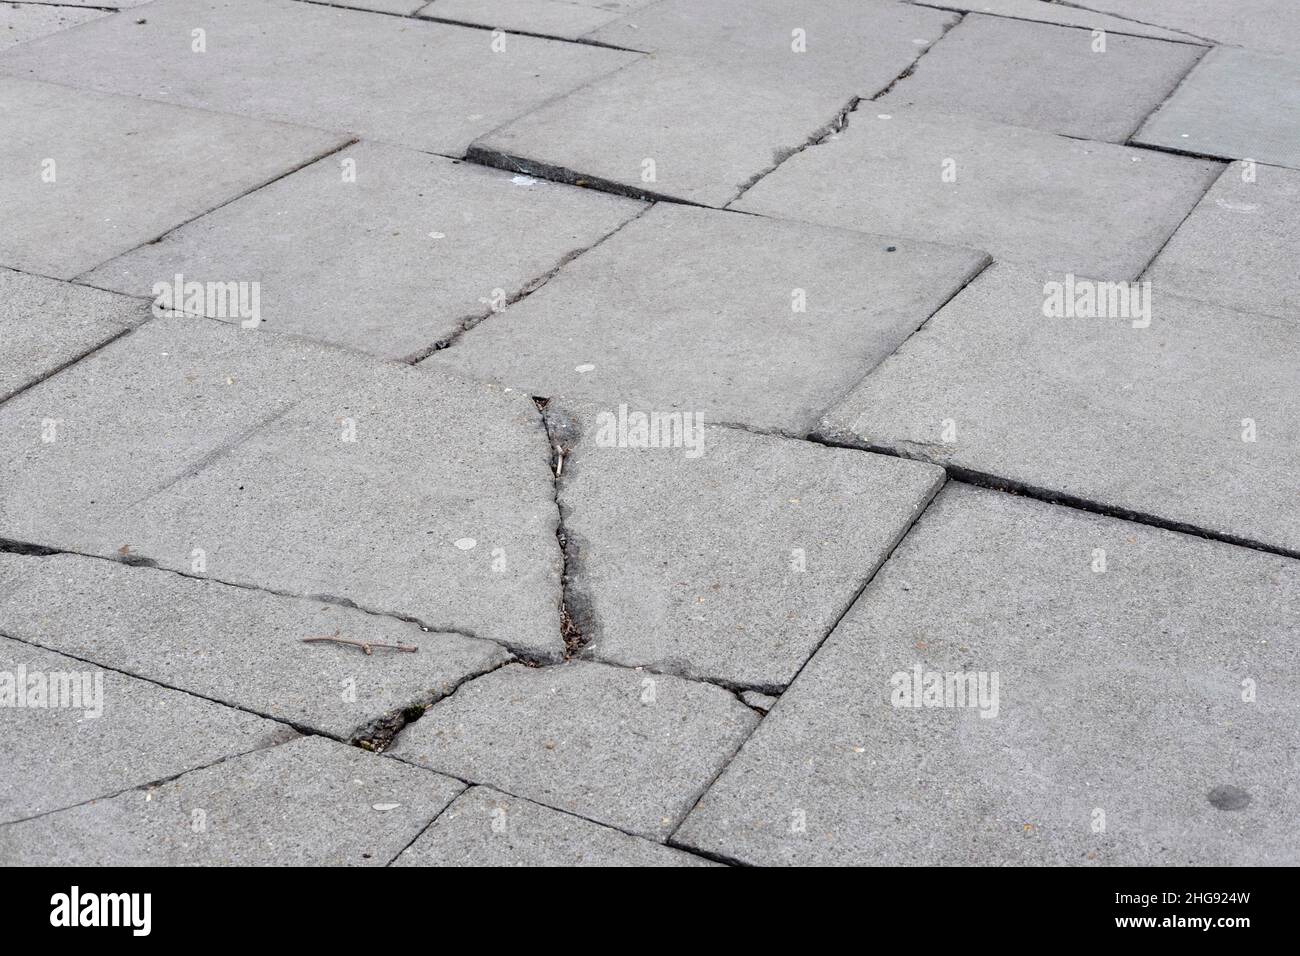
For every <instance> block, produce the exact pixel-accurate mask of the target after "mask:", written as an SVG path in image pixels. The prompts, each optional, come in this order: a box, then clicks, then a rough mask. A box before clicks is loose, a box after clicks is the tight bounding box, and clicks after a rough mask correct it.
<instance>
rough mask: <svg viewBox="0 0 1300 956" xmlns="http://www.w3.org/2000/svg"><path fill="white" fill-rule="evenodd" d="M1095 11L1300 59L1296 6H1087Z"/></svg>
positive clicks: (1220, 2)
mask: <svg viewBox="0 0 1300 956" xmlns="http://www.w3.org/2000/svg"><path fill="white" fill-rule="evenodd" d="M1084 2H1085V3H1086V4H1087V5H1088V6H1090V7H1092V8H1093V9H1095V10H1104V11H1107V12H1109V13H1115V14H1119V15H1121V16H1124V17H1130V18H1132V19H1134V20H1143V21H1145V22H1147V23H1153V24H1158V25H1160V26H1163V27H1170V28H1172V29H1176V30H1182V31H1186V32H1187V33H1191V34H1195V35H1196V36H1199V37H1204V38H1206V39H1207V40H1210V41H1213V42H1216V43H1225V44H1228V45H1229V46H1244V47H1249V48H1250V49H1252V50H1263V51H1266V52H1273V53H1286V54H1290V55H1292V56H1294V55H1296V54H1297V53H1300V5H1297V4H1296V3H1294V2H1293V0H1084Z"/></svg>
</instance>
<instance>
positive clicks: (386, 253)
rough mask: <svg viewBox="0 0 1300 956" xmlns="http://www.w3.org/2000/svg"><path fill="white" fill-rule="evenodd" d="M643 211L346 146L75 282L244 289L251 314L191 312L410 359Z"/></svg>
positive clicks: (461, 166)
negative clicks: (251, 287)
mask: <svg viewBox="0 0 1300 956" xmlns="http://www.w3.org/2000/svg"><path fill="white" fill-rule="evenodd" d="M642 209H644V206H642V205H641V204H640V203H637V202H634V201H632V200H630V199H622V198H619V197H615V196H609V195H606V194H603V193H597V192H593V191H591V190H583V189H574V188H572V187H569V186H560V185H557V184H555V183H548V182H543V181H538V180H534V179H531V178H529V177H522V176H514V177H512V176H511V175H509V174H508V173H503V172H500V171H498V170H489V169H484V168H482V167H480V166H474V165H471V164H468V163H462V162H457V161H454V160H449V159H444V158H442V157H439V156H429V155H427V154H424V153H417V152H413V151H411V150H405V149H399V148H397V147H391V146H377V145H372V144H357V145H354V146H351V147H349V148H348V149H346V150H344V151H342V152H341V153H338V154H337V155H334V156H330V157H327V158H325V159H322V160H321V161H320V162H317V163H314V164H313V165H311V166H308V167H306V168H305V169H302V170H299V171H298V172H296V173H294V174H293V175H291V176H286V177H285V178H283V179H281V180H279V181H278V182H275V183H272V184H271V185H269V186H267V187H265V188H263V189H259V190H258V191H257V192H256V193H253V194H252V195H250V196H246V197H244V198H243V199H241V200H238V201H237V202H233V203H230V204H229V205H227V206H224V207H222V208H221V209H218V210H216V211H215V212H213V213H212V214H210V215H207V216H203V217H201V218H199V219H197V220H195V221H194V222H191V223H189V224H188V225H186V226H184V227H182V228H180V229H177V230H175V231H173V232H171V233H169V234H168V235H167V236H165V237H164V238H163V239H162V241H160V242H157V243H153V244H150V245H147V246H142V247H140V248H138V249H136V250H134V251H133V252H131V253H128V254H127V255H126V256H123V257H121V258H119V259H115V260H113V261H112V262H108V263H106V264H105V265H103V266H102V267H101V268H99V269H97V270H96V271H95V272H94V273H92V274H91V275H90V276H88V277H87V281H89V282H92V283H94V284H95V285H99V286H102V287H104V288H111V289H117V290H120V291H122V292H130V293H133V294H137V295H149V294H152V293H151V290H154V286H155V283H159V282H161V283H164V284H165V285H167V286H171V285H172V284H173V282H174V276H176V275H181V276H183V277H184V281H185V282H194V281H197V282H220V283H226V282H248V283H256V284H257V300H256V315H255V316H254V317H253V318H251V319H250V318H248V316H249V315H252V314H253V311H254V310H253V309H252V308H249V309H246V310H243V311H242V312H241V311H239V310H234V309H231V308H230V307H229V305H228V303H226V302H224V301H222V300H216V299H215V298H214V299H213V301H211V302H209V303H206V306H205V308H204V312H205V313H206V314H209V315H210V317H212V318H222V319H226V320H227V321H231V322H243V321H246V320H247V321H250V322H255V323H256V325H257V327H258V328H261V329H265V330H270V331H273V332H289V333H293V334H297V335H302V336H306V337H308V338H314V339H320V340H322V341H326V342H333V343H335V344H337V345H344V346H347V347H350V348H354V349H358V350H360V351H364V352H370V353H374V354H377V355H380V356H383V357H386V358H394V359H412V358H417V357H420V356H421V355H423V354H424V353H427V352H428V351H429V350H430V349H432V348H433V346H434V345H435V343H439V342H445V341H447V340H449V339H451V338H452V337H454V336H455V335H456V334H457V333H459V332H461V331H462V330H463V328H464V327H465V326H466V325H472V324H473V323H474V322H476V321H478V320H479V319H481V318H482V317H483V316H487V315H491V314H492V312H493V310H494V309H500V308H502V307H504V304H505V303H506V302H507V301H510V300H512V299H515V298H517V297H518V296H520V295H521V294H523V293H524V292H525V291H526V290H527V288H529V286H530V285H531V284H532V283H534V282H537V281H539V280H541V279H544V277H545V276H546V275H547V274H548V273H550V272H551V271H553V270H554V269H556V268H558V267H559V266H560V265H561V264H562V263H564V262H565V261H566V260H567V259H568V258H569V257H571V256H573V255H576V254H577V253H579V252H581V251H582V250H583V249H585V248H587V247H588V246H591V245H594V244H595V243H597V242H599V241H600V240H601V238H602V237H604V236H605V235H607V234H608V233H610V232H612V231H614V230H615V229H617V228H618V227H619V226H620V225H621V224H622V223H624V222H625V221H627V220H628V219H629V218H631V217H633V216H635V215H636V214H637V213H638V212H640V211H641V210H642ZM268 222H273V223H274V227H273V228H271V229H268V228H267V225H266V224H267V223H268ZM155 291H156V290H155ZM250 304H251V303H250ZM216 313H222V314H216Z"/></svg>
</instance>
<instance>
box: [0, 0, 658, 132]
mask: <svg viewBox="0 0 1300 956" xmlns="http://www.w3.org/2000/svg"><path fill="white" fill-rule="evenodd" d="M146 13H147V16H130V17H107V18H105V19H103V20H98V21H96V22H94V23H91V24H86V25H85V26H83V27H81V28H79V29H77V30H75V31H73V32H70V33H62V34H56V35H55V36H52V37H46V38H43V39H40V40H33V41H31V42H30V43H24V44H22V45H21V46H19V47H15V48H14V49H12V50H10V51H8V52H7V53H6V54H5V55H4V56H3V57H0V72H4V73H9V74H14V75H20V76H28V77H32V78H36V79H48V80H52V81H54V82H58V83H66V84H68V85H72V86H80V87H86V88H90V89H95V90H101V91H105V92H114V93H129V94H133V95H135V96H143V97H146V98H148V99H159V100H165V101H167V102H170V103H179V104H181V105H184V106H197V107H202V108H204V109H211V110H217V111H219V112H222V113H234V114H237V115H240V116H251V117H257V118H259V119H274V120H282V121H285V122H291V123H301V124H303V125H305V126H315V127H319V128H321V129H330V130H339V131H346V132H349V133H354V134H356V135H358V136H360V137H362V138H364V139H373V140H380V141H384V142H389V143H395V144H398V145H402V146H410V147H413V148H415V149H423V150H427V151H430V152H439V153H445V154H452V155H459V154H460V153H462V152H463V151H464V150H465V147H466V146H468V145H469V144H470V142H471V141H472V140H474V139H475V138H476V137H478V136H481V135H482V134H484V133H486V132H488V131H489V130H491V129H493V128H495V127H497V126H499V125H501V124H502V123H504V122H506V121H507V120H510V119H513V118H514V117H516V116H519V115H521V114H523V113H526V112H528V111H529V110H531V109H533V108H535V107H537V106H539V105H541V104H542V103H544V102H546V101H547V100H549V99H552V98H554V97H556V96H559V95H560V94H563V93H567V92H569V91H570V90H572V89H574V88H575V87H578V86H580V85H581V84H583V83H586V82H588V81H590V80H592V79H594V78H595V77H598V76H600V75H602V74H604V73H607V72H609V71H611V70H614V69H617V68H618V67H620V66H622V65H625V64H627V63H630V62H633V61H634V60H635V59H636V58H637V55H636V54H632V53H625V52H622V51H619V50H609V49H603V48H601V47H597V46H591V45H582V46H577V47H575V46H574V45H573V44H569V43H563V42H560V41H554V40H541V39H536V38H534V37H526V36H513V37H510V38H509V40H508V42H507V43H506V44H505V47H504V49H502V50H501V51H500V52H494V51H493V49H492V42H493V37H492V34H491V33H490V32H489V31H485V30H478V29H472V28H469V27H459V26H448V25H446V24H440V23H432V22H430V21H427V20H416V19H411V18H403V17H391V16H382V15H377V14H374V13H367V12H363V11H359V10H343V9H339V8H336V7H330V6H323V5H317V4H304V3H299V2H295V0H167V2H166V3H156V4H153V5H151V6H150V7H149V9H148V10H147V11H146ZM139 20H143V21H145V22H137V21H139ZM198 24H202V26H201V27H196V25H198ZM194 29H203V30H206V31H207V32H206V38H205V43H206V52H203V53H194V52H191V50H192V47H193V43H194V42H195V41H194V39H193V38H192V36H191V31H193V30H194Z"/></svg>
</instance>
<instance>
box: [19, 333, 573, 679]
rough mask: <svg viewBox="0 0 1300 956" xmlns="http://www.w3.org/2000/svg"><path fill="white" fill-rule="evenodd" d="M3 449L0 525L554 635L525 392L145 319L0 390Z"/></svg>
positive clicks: (157, 560)
mask: <svg viewBox="0 0 1300 956" xmlns="http://www.w3.org/2000/svg"><path fill="white" fill-rule="evenodd" d="M0 447H2V448H3V453H2V455H0V462H2V464H0V486H3V487H5V488H6V490H7V492H8V493H7V494H6V495H5V496H4V498H3V499H0V537H4V538H10V539H14V540H16V541H20V542H27V543H30V544H34V545H40V546H44V547H46V548H54V549H57V550H65V551H79V552H84V553H90V554H96V555H104V556H108V557H113V558H117V559H119V560H122V561H126V562H134V563H144V564H154V565H157V566H159V567H163V568H168V569H171V570H176V571H180V572H182V573H186V574H198V575H200V576H206V577H211V578H213V579H216V580H219V581H225V582H227V583H231V584H239V585H246V586H252V587H263V588H267V589H269V590H274V591H281V592H285V593H288V594H293V595H299V596H308V597H313V596H317V597H319V596H324V597H326V598H327V599H330V600H335V601H340V600H341V601H345V602H346V601H352V602H354V603H356V604H358V605H360V606H361V607H363V608H365V609H367V610H370V611H376V612H382V613H387V614H391V615H393V616H397V617H410V618H415V619H417V620H418V621H419V623H421V624H423V625H424V626H426V627H428V628H430V629H431V630H441V631H458V632H464V633H468V634H472V635H473V636H477V637H481V638H486V639H491V640H495V641H498V642H500V643H504V644H508V645H509V646H511V647H513V648H519V649H521V650H522V651H523V652H525V653H528V654H530V655H534V656H540V657H556V656H558V655H559V654H560V653H561V652H562V651H563V643H562V641H561V639H560V634H559V578H560V563H561V562H560V554H559V548H558V546H557V543H556V540H555V529H556V525H557V523H558V513H557V512H556V508H555V501H554V490H553V482H552V473H551V469H550V465H549V451H548V444H547V438H546V433H545V429H544V428H543V426H542V421H541V416H540V414H539V413H538V411H537V408H536V406H535V405H534V404H533V402H532V401H531V400H530V399H529V398H528V397H527V396H525V395H522V394H518V393H507V392H505V391H503V390H501V389H499V388H495V387H493V386H490V385H483V384H471V383H466V382H462V381H459V380H457V379H454V378H451V377H449V376H446V375H443V374H441V373H438V372H435V371H433V370H427V369H415V368H411V367H410V366H406V365H400V364H396V363H384V362H379V361H377V360H373V359H369V358H366V357H365V356H361V355H357V354H355V353H349V352H344V351H342V350H340V349H335V348H332V347H328V346H322V345H318V344H316V343H312V342H308V341H304V340H300V339H294V338H290V337H288V336H278V335H262V334H259V333H257V332H253V331H249V330H246V329H243V328H240V327H237V326H231V325H227V324H225V323H222V322H214V321H212V320H210V319H193V318H172V319H155V320H153V321H151V322H147V323H145V325H143V326H142V327H140V328H139V329H137V330H136V331H135V332H133V333H131V334H130V335H127V336H124V337H123V338H121V339H119V340H117V341H116V342H114V343H112V344H110V345H109V346H107V347H106V348H104V349H102V350H100V351H99V352H97V353H95V354H94V355H92V356H90V357H88V358H86V359H83V360H82V361H81V362H79V363H77V364H76V365H74V366H73V367H71V368H69V369H67V370H65V371H64V372H62V373H60V374H59V375H56V376H54V377H52V378H50V379H47V380H46V381H44V382H42V383H41V384H40V385H37V386H34V387H33V388H30V389H28V390H27V391H26V392H24V393H23V394H22V395H19V396H17V397H16V398H14V399H11V400H10V401H9V402H6V403H5V404H4V405H3V406H0ZM200 559H201V560H200Z"/></svg>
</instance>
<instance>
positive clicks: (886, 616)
mask: <svg viewBox="0 0 1300 956" xmlns="http://www.w3.org/2000/svg"><path fill="white" fill-rule="evenodd" d="M1098 549H1101V550H1104V551H1105V558H1106V562H1107V565H1106V571H1105V572H1104V573H1097V572H1095V571H1094V570H1093V564H1094V562H1095V561H1096V560H1097V558H1096V554H1097V551H1098ZM1225 594H1231V595H1233V597H1232V600H1230V601H1225V600H1224V595H1225ZM1297 614H1300V568H1298V567H1297V565H1296V563H1295V562H1294V561H1291V560H1289V559H1286V558H1280V557H1275V556H1273V555H1267V554H1261V553H1259V552H1254V551H1249V550H1247V549H1244V548H1238V547H1234V546H1232V545H1228V544H1223V543H1220V542H1211V541H1205V540H1203V539H1200V538H1193V537H1188V536H1184V535H1179V534H1175V533H1172V532H1168V531H1162V530H1157V529H1154V528H1150V527H1146V526H1142V525H1136V524H1130V523H1128V522H1124V521H1118V520H1115V519H1112V518H1105V517H1101V516H1097V515H1092V514H1087V513H1084V512H1078V511H1073V510H1071V509H1067V508H1060V507H1055V506H1052V505H1048V504H1044V503H1042V502H1037V501H1032V500H1027V499H1023V498H1017V497H1014V496H1011V495H1004V494H1001V493H998V492H992V491H984V490H979V489H975V488H971V487H968V486H960V485H949V486H948V487H947V488H946V489H945V490H944V492H943V493H941V494H940V496H939V498H938V499H937V500H936V502H935V504H934V505H932V506H931V508H930V510H928V511H927V512H926V514H925V515H923V516H922V518H921V520H920V522H918V524H917V527H916V529H915V530H914V531H913V532H912V534H911V535H909V536H908V538H907V539H906V540H905V541H904V542H903V544H902V545H900V547H899V549H898V550H897V551H896V552H895V553H894V556H893V557H892V558H891V559H890V560H889V562H888V564H886V565H885V567H884V568H882V569H881V572H880V574H878V575H877V576H876V579H875V580H874V581H873V582H872V583H871V584H870V585H869V586H868V588H867V590H866V591H865V592H864V594H863V596H862V598H861V599H859V601H858V603H857V604H856V605H855V606H854V608H853V610H852V611H850V612H849V615H848V616H847V617H846V618H845V620H844V622H843V623H842V624H841V625H840V626H839V627H838V628H837V629H836V631H835V633H834V634H832V635H831V637H830V639H829V640H828V641H827V642H826V644H825V645H824V646H823V647H822V648H821V650H819V651H818V652H817V654H816V655H815V656H814V657H813V659H812V661H811V662H810V663H809V664H808V666H807V668H805V669H804V671H803V673H802V674H800V675H799V678H798V680H796V681H795V683H794V684H793V685H792V686H791V688H790V690H789V691H787V692H786V694H785V696H784V697H783V698H782V700H781V705H780V706H779V707H777V708H776V709H775V710H774V711H773V712H772V713H771V714H770V715H768V716H767V717H766V718H764V720H763V723H762V725H761V726H760V727H759V729H758V731H757V732H756V733H755V734H754V736H753V737H752V738H751V739H750V741H749V742H748V743H747V744H746V745H745V747H744V748H743V749H742V750H741V752H740V754H739V755H738V756H737V757H736V759H735V760H734V761H733V762H732V763H731V765H730V766H729V767H728V769H727V770H726V772H725V773H724V774H723V775H722V777H721V778H720V779H719V781H718V782H717V783H716V784H715V785H714V786H713V787H712V788H711V789H710V791H709V792H708V793H707V794H706V795H705V797H704V799H703V800H702V801H701V803H700V805H699V807H698V808H697V809H696V810H695V811H694V812H693V813H692V814H691V815H690V816H689V817H688V818H687V820H686V823H685V825H684V826H683V827H682V828H681V829H680V830H679V831H678V832H677V833H676V835H675V836H674V843H679V844H680V845H683V846H686V847H691V848H698V849H701V850H705V851H709V852H712V853H718V854H722V855H723V856H725V857H728V858H734V859H737V860H741V861H743V862H746V863H770V864H775V863H787V864H788V863H798V864H886V865H922V864H929V865H935V864H962V865H990V864H1053V865H1070V864H1078V865H1088V864H1093V865H1106V864H1113V865H1134V864H1141V865H1166V866H1168V865H1182V864H1194V865H1245V864H1249V865H1259V864H1275V865H1276V864H1289V865H1295V864H1296V863H1297V862H1300V836H1298V835H1297V833H1296V831H1295V829H1294V828H1292V827H1285V826H1281V827H1280V826H1279V825H1278V824H1279V821H1282V820H1291V819H1294V818H1295V817H1296V814H1297V812H1298V811H1300V774H1297V767H1296V754H1295V736H1294V728H1295V726H1296V722H1297V720H1298V719H1300V705H1297V702H1296V699H1295V696H1294V694H1292V693H1290V691H1289V688H1291V687H1293V686H1294V685H1295V682H1296V681H1297V680H1298V679H1300V647H1298V646H1297V644H1296V642H1295V640H1294V639H1293V636H1294V635H1293V630H1294V622H1295V620H1296V617H1297ZM916 667H920V668H921V671H922V680H923V682H924V681H925V679H926V678H925V675H926V673H937V674H942V675H946V674H968V675H969V674H976V675H978V674H979V673H981V672H982V673H984V674H985V675H986V676H985V684H984V689H985V696H984V697H983V698H982V703H978V702H977V704H976V705H975V706H972V705H971V704H970V703H969V699H967V706H965V707H961V706H956V707H934V706H929V705H925V706H920V707H913V706H895V702H898V703H901V704H906V703H908V700H907V698H906V697H903V696H902V694H901V693H900V691H899V690H898V688H899V687H905V688H907V689H909V690H910V689H911V688H912V681H913V679H914V670H913V669H914V668H916ZM898 674H901V675H902V677H901V678H900V677H896V676H895V675H898ZM993 674H997V677H998V685H997V699H996V703H997V708H996V716H993V717H989V718H985V717H982V716H981V713H990V714H992V713H994V709H993V708H992V707H991V706H988V705H991V704H992V703H993V702H994V698H993V696H992V689H993V685H992V675H993ZM977 680H978V677H977ZM923 686H924V683H923ZM1248 691H1253V692H1254V693H1253V694H1251V695H1250V696H1249V697H1248V696H1247V692H1248ZM913 699H915V698H913ZM926 699H930V700H932V701H933V700H939V699H942V692H940V694H939V695H938V697H931V698H925V697H922V698H921V700H920V703H922V704H924V702H925V700H926ZM950 700H951V701H952V702H953V703H955V704H960V698H957V697H956V696H955V695H954V696H953V697H952V698H950ZM1223 785H1229V786H1235V787H1240V788H1242V789H1243V790H1245V791H1246V793H1247V795H1248V797H1249V801H1250V802H1249V804H1248V806H1247V807H1246V808H1245V809H1243V810H1238V811H1225V810H1222V809H1219V808H1218V807H1216V806H1215V805H1214V804H1212V802H1211V800H1210V799H1209V794H1210V793H1211V792H1212V791H1214V789H1215V788H1216V787H1219V786H1223Z"/></svg>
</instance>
